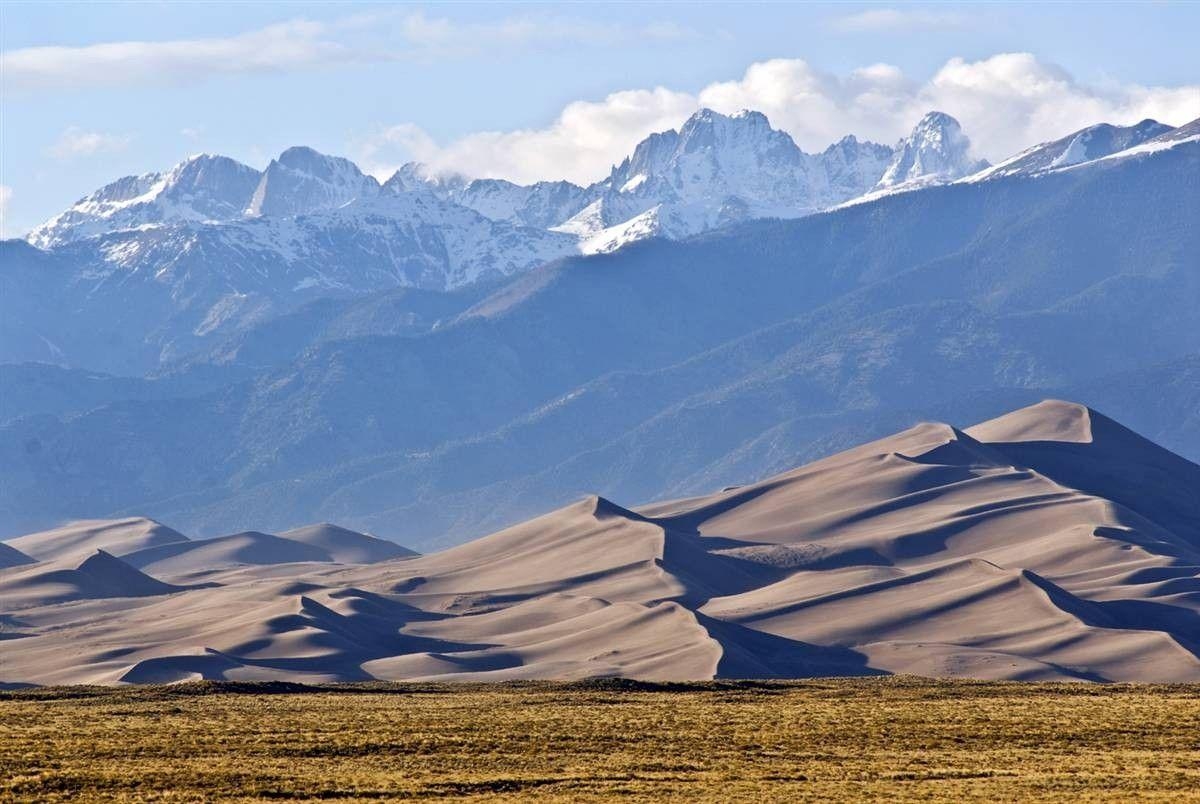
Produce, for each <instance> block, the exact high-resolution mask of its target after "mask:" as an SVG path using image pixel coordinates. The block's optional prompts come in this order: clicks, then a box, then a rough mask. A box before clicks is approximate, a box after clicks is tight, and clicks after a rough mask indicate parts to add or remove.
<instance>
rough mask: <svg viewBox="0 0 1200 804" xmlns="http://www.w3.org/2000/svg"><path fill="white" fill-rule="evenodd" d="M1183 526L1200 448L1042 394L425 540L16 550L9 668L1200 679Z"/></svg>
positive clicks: (319, 534) (206, 674) (1199, 481)
mask: <svg viewBox="0 0 1200 804" xmlns="http://www.w3.org/2000/svg"><path fill="white" fill-rule="evenodd" d="M92 527H93V529H95V526H94V525H93V526H92ZM1198 528H1200V467H1197V466H1196V465H1194V464H1191V463H1189V462H1187V461H1185V460H1183V459H1181V458H1179V457H1178V456H1175V455H1173V454H1172V453H1170V452H1168V451H1166V450H1163V449H1161V448H1160V447H1158V446H1156V445H1154V444H1153V443H1151V442H1149V441H1146V440H1145V439H1143V438H1141V437H1140V436H1138V435H1136V434H1135V433H1132V432H1131V431H1129V430H1127V429H1125V428H1123V427H1121V426H1120V425H1119V424H1117V423H1116V422H1114V421H1112V420H1110V419H1108V418H1106V417H1104V416H1102V415H1100V414H1098V413H1096V412H1095V411H1092V410H1089V409H1087V408H1084V407H1082V406H1079V405H1074V404H1071V403H1066V402H1057V401H1048V402H1044V403H1041V404H1039V405H1034V406H1032V407H1029V408H1025V409H1023V410H1019V411H1015V412H1013V413H1011V414H1008V415H1006V416H1002V417H1000V418H998V419H995V420H992V421H989V422H984V423H982V424H978V425H976V426H974V427H969V428H967V429H965V430H963V429H958V428H955V427H952V426H949V425H944V424H921V425H917V426H915V427H912V428H910V429H909V430H906V431H904V432H901V433H898V434H896V435H894V436H892V437H889V438H885V439H882V440H880V441H875V442H872V443H870V444H864V445H862V446H860V447H857V448H855V449H852V450H849V451H846V452H843V453H840V454H838V455H834V456H831V457H829V458H826V459H824V460H821V461H817V462H815V463H812V464H809V465H807V466H803V467H800V468H798V469H795V470H793V471H791V472H787V473H785V474H782V475H779V476H776V477H772V478H768V479H766V480H763V481H761V482H757V483H752V484H749V485H743V486H736V487H730V488H727V489H725V490H723V491H721V492H718V493H716V494H713V495H711V496H707V497H699V498H692V499H687V500H676V501H670V502H662V503H655V504H653V505H647V506H642V507H640V508H637V509H629V508H623V507H621V506H620V505H618V504H616V503H614V502H612V501H610V500H606V499H604V498H601V497H590V498H586V499H584V500H581V501H580V502H578V503H575V504H572V505H569V506H566V507H564V508H562V509H560V510H558V511H553V512H551V513H548V514H546V515H544V516H541V517H538V518H537V519H533V520H530V521H528V522H524V523H521V524H519V525H516V526H514V527H511V528H508V529H506V530H503V531H500V532H498V533H495V534H493V535H491V536H487V537H484V538H482V539H478V540H475V541H473V542H470V543H467V544H464V545H462V546H460V547H456V548H453V549H450V550H446V551H443V552H441V553H436V554H432V555H428V556H418V557H408V556H409V554H408V552H407V551H404V550H403V548H399V547H393V546H391V545H390V544H388V543H379V540H375V539H372V538H371V537H369V536H365V535H363V534H357V533H353V532H352V531H345V530H343V529H340V528H336V526H330V525H319V526H312V527H310V528H302V529H298V530H296V531H290V532H288V533H285V534H281V535H280V536H270V535H268V534H261V533H253V532H251V533H244V534H236V535H234V536H228V537H223V538H221V539H213V540H209V541H195V542H188V541H183V540H181V539H180V540H176V541H174V542H171V543H166V544H160V545H155V546H147V547H144V548H142V549H139V550H135V551H131V552H129V553H127V554H126V555H125V556H124V558H123V559H117V558H115V557H113V556H111V555H107V554H106V553H96V554H95V555H94V556H93V557H92V558H88V559H87V560H86V561H83V562H79V561H76V562H75V563H74V564H71V565H70V566H60V565H59V564H56V563H55V562H54V561H43V562H40V563H35V564H29V565H25V566H15V567H11V568H8V569H3V570H0V607H2V608H3V610H0V615H4V617H5V618H6V619H4V620H0V622H2V623H5V624H6V628H7V629H8V631H9V633H10V634H11V635H12V636H14V637H15V638H10V639H7V640H5V641H3V642H0V651H2V652H3V658H4V660H3V662H0V676H3V677H2V678H0V681H6V682H33V683H61V682H78V681H89V682H96V683H129V682H137V683H141V682H154V681H162V682H167V681H179V680H185V679H194V678H229V679H264V678H287V679H297V680H311V681H316V680H322V681H324V680H366V679H372V678H377V679H428V678H439V679H451V680H459V679H463V680H466V679H470V680H495V679H513V678H585V677H595V676H611V675H621V676H628V677H634V678H646V679H695V678H711V677H714V676H723V677H799V676H818V675H857V674H874V673H918V674H922V675H930V676H956V677H973V678H997V679H1026V680H1034V679H1038V680H1041V679H1066V680H1075V681H1109V680H1120V681H1133V680H1141V681H1200V532H1198ZM35 536H38V537H39V538H38V539H34V538H32V537H22V539H25V540H28V541H26V542H24V543H26V544H30V545H32V546H33V547H34V548H39V547H40V546H41V545H44V544H47V543H48V544H51V545H53V544H56V543H57V542H56V541H55V540H54V539H50V538H48V537H46V536H45V535H44V534H35ZM68 541H69V540H68ZM76 541H84V540H82V539H77V540H76ZM11 543H12V544H13V545H14V546H17V545H19V544H20V543H22V541H21V540H13V541H12V542H11ZM70 543H76V542H70ZM45 549H51V548H45ZM61 549H62V550H64V551H67V552H69V550H68V549H67V548H61ZM93 552H94V551H93ZM381 559H382V560H381ZM368 562H373V563H368ZM168 581H169V582H172V583H174V584H185V583H186V584H192V585H194V584H196V583H197V582H199V581H203V582H204V587H203V588H183V587H182V586H180V585H175V586H172V585H170V584H168V583H166V582H168ZM115 593H119V594H124V595H125V596H124V597H121V598H115V597H113V596H112V595H113V594H115Z"/></svg>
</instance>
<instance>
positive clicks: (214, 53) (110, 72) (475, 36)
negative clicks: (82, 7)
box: [0, 11, 694, 91]
mask: <svg viewBox="0 0 1200 804" xmlns="http://www.w3.org/2000/svg"><path fill="white" fill-rule="evenodd" d="M693 33H694V32H692V31H690V30H688V29H684V28H680V27H678V26H674V25H671V24H669V23H656V24H650V25H646V26H643V27H640V28H630V27H627V26H623V25H616V24H611V25H610V24H597V23H591V22H587V21H580V20H573V19H570V18H548V17H541V16H539V17H534V16H530V17H515V18H508V19H501V20H497V21H494V22H488V23H462V22H457V21H454V20H451V19H450V18H447V17H437V18H430V17H426V16H425V15H424V14H422V13H421V12H398V11H376V12H368V13H364V14H357V15H352V16H348V17H343V18H341V19H338V20H334V21H332V22H315V21H311V20H304V19H297V20H291V21H288V22H282V23H279V24H275V25H268V26H267V27H265V28H261V29H258V30H255V31H247V32H245V33H241V34H237V35H234V36H228V37H214V38H207V39H175V40H168V41H158V42H152V41H129V42H105V43H100V44H94V45H85V46H82V47H64V46H48V47H29V48H22V49H19V50H11V51H6V52H4V53H0V74H2V75H3V76H4V84H5V88H6V89H9V90H13V91H30V90H51V89H68V90H69V89H81V88H86V87H96V86H111V87H125V86H135V85H174V84H186V83H191V82H196V81H201V80H205V79H208V78H211V77H213V76H215V75H222V74H244V73H264V72H280V71H291V70H303V69H313V68H317V67H321V66H325V65H331V64H350V63H368V62H383V61H399V60H406V59H408V60H412V59H417V60H431V59H438V58H453V57H459V56H465V55H470V54H477V53H495V52H496V49H497V48H510V49H528V48H530V47H533V46H538V47H556V48H563V47H572V46H574V45H578V44H580V43H585V44H601V45H607V46H617V45H620V44H622V43H626V42H634V41H645V40H667V39H679V38H683V37H686V36H691V35H693Z"/></svg>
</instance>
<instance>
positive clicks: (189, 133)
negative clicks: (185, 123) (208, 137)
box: [179, 127, 200, 141]
mask: <svg viewBox="0 0 1200 804" xmlns="http://www.w3.org/2000/svg"><path fill="white" fill-rule="evenodd" d="M179 135H180V136H181V137H185V138H186V139H189V140H193V141H195V140H198V139H200V129H198V128H190V127H188V128H181V129H179Z"/></svg>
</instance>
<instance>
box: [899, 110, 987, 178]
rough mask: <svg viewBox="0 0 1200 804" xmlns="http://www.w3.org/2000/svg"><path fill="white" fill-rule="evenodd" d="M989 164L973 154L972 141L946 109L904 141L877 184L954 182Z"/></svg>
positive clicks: (929, 116)
mask: <svg viewBox="0 0 1200 804" xmlns="http://www.w3.org/2000/svg"><path fill="white" fill-rule="evenodd" d="M985 167H987V162H986V161H982V160H978V159H974V158H973V157H972V156H971V140H970V139H968V137H967V135H966V134H965V133H963V130H962V126H961V125H959V122H958V121H957V120H955V119H954V118H953V117H951V116H950V115H948V114H946V113H945V112H929V113H927V114H926V115H925V116H924V117H922V118H921V119H920V121H919V122H918V123H917V125H916V126H914V127H913V130H912V133H911V134H909V135H908V137H906V138H905V139H903V140H901V141H900V142H899V143H898V144H897V146H896V151H895V155H894V156H893V157H892V161H891V163H890V164H889V165H888V167H887V170H885V171H884V174H883V177H882V178H881V179H880V180H879V184H878V185H877V187H879V188H887V187H895V186H896V185H899V184H904V183H906V182H915V181H922V182H936V181H952V180H953V179H957V178H961V177H962V176H966V175H969V174H971V173H974V172H976V171H978V170H982V169H983V168H985Z"/></svg>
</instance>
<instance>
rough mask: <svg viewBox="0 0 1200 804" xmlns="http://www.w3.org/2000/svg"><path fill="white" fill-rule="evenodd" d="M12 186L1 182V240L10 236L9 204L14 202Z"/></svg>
mask: <svg viewBox="0 0 1200 804" xmlns="http://www.w3.org/2000/svg"><path fill="white" fill-rule="evenodd" d="M12 194H13V191H12V188H11V187H9V186H8V185H7V184H0V240H3V239H5V238H7V237H8V206H9V204H10V203H11V202H12Z"/></svg>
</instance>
